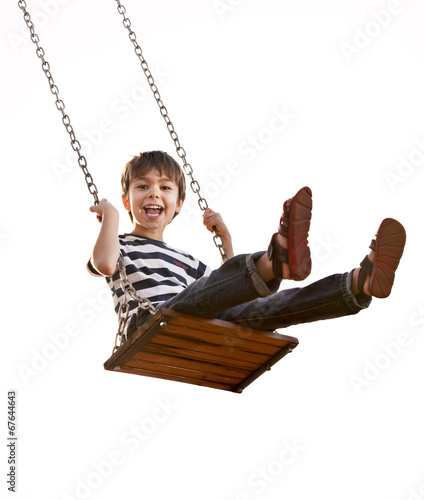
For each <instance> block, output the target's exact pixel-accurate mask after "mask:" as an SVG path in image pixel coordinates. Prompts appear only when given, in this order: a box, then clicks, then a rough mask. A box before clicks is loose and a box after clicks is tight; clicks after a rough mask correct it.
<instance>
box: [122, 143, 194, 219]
mask: <svg viewBox="0 0 424 500" xmlns="http://www.w3.org/2000/svg"><path fill="white" fill-rule="evenodd" d="M150 170H156V171H157V173H158V174H159V175H163V174H166V175H168V176H169V178H170V179H171V181H172V182H174V183H175V184H176V185H177V187H178V200H177V201H180V200H184V199H185V196H186V182H185V177H184V172H183V170H182V169H181V167H180V166H179V165H178V163H177V162H176V161H175V160H174V158H172V157H171V156H169V154H168V153H164V152H163V151H145V152H144V153H140V155H139V156H134V158H133V159H132V160H130V161H129V162H128V163H127V164H126V165H125V168H124V171H123V172H122V175H121V186H122V193H123V194H124V195H125V197H128V192H129V188H130V184H131V181H132V180H134V179H137V178H138V177H143V175H145V174H147V173H148V172H149V171H150ZM128 214H129V216H130V219H131V222H134V219H133V215H132V213H131V211H130V212H128ZM174 217H175V216H174Z"/></svg>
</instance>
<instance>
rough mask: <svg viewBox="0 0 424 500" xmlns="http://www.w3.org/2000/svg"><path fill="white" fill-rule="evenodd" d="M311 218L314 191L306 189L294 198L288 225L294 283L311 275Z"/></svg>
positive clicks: (290, 267) (290, 263)
mask: <svg viewBox="0 0 424 500" xmlns="http://www.w3.org/2000/svg"><path fill="white" fill-rule="evenodd" d="M311 217H312V191H311V190H310V188H308V187H304V188H302V189H301V190H299V191H298V192H297V193H296V195H295V196H294V198H293V201H292V204H291V208H290V217H289V223H288V226H289V231H288V247H289V248H288V254H289V270H290V276H291V278H292V279H293V280H294V281H301V280H304V279H305V278H307V277H308V276H309V274H310V273H311V267H312V262H311V251H310V249H309V246H308V233H309V227H310V225H311Z"/></svg>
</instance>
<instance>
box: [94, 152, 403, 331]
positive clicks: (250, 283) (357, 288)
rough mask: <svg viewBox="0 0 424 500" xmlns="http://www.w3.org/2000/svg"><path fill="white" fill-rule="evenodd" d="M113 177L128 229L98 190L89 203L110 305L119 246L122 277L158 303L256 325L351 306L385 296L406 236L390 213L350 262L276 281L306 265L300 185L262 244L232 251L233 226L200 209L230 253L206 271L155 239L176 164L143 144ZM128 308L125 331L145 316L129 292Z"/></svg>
mask: <svg viewBox="0 0 424 500" xmlns="http://www.w3.org/2000/svg"><path fill="white" fill-rule="evenodd" d="M121 184H122V191H123V194H122V201H123V204H124V207H125V209H126V210H127V211H128V213H129V216H130V219H131V221H132V222H133V223H134V229H133V231H132V232H131V233H130V234H124V235H121V236H119V235H118V222H119V215H118V211H117V210H116V208H115V207H113V205H112V204H110V203H109V202H108V201H107V200H105V199H102V200H101V201H100V203H99V205H97V206H92V207H90V210H91V211H92V212H95V213H97V214H98V215H99V216H100V217H101V218H102V226H101V229H100V233H99V236H98V239H97V241H96V244H95V246H94V250H93V255H92V258H91V259H90V262H89V264H88V268H89V271H90V272H91V273H92V274H94V275H97V276H105V277H106V280H107V282H108V285H109V287H110V288H111V290H112V293H113V297H114V302H115V311H116V312H117V313H118V311H119V305H120V303H121V302H122V300H123V291H122V289H121V287H120V280H119V272H118V271H117V268H116V264H117V261H118V258H119V256H120V255H121V256H122V258H123V262H124V265H125V268H126V273H127V276H128V279H129V281H130V282H131V283H132V285H133V286H134V287H135V289H136V290H137V291H138V292H139V295H140V296H142V297H145V298H148V299H149V300H150V301H151V302H152V304H153V305H154V306H155V307H156V308H159V307H167V308H171V309H175V310H178V311H181V312H185V313H189V314H194V315H197V316H202V317H206V318H218V319H222V320H226V321H231V322H233V323H239V324H242V325H245V326H249V327H251V328H258V329H263V330H275V329H278V328H283V327H287V326H290V325H294V324H298V323H305V322H310V321H317V320H321V319H330V318H336V317H340V316H345V315H349V314H356V313H358V312H359V311H360V310H362V309H365V308H367V307H368V306H369V304H370V302H371V297H372V296H375V297H380V298H384V297H387V296H388V295H389V294H390V292H391V288H392V285H393V281H394V274H395V271H396V269H397V267H398V264H399V261H400V258H401V256H402V253H403V248H404V245H405V240H406V235H405V230H404V228H403V226H402V225H401V224H400V223H399V222H397V221H395V220H394V219H385V220H384V221H383V222H382V223H381V225H380V228H379V230H378V232H377V235H376V239H375V240H373V241H372V243H371V246H370V248H371V252H370V253H369V255H368V256H367V257H365V259H364V260H363V261H362V262H361V264H360V266H359V267H358V268H356V269H354V270H353V271H351V272H348V273H344V274H336V275H333V276H328V277H327V278H324V279H322V280H319V281H318V282H316V283H313V284H311V285H309V286H307V287H304V288H292V289H287V290H282V291H278V288H279V286H280V283H281V280H282V279H284V280H295V281H301V280H303V279H305V278H306V277H307V276H308V275H309V273H310V270H311V255H310V250H309V247H308V231H309V226H310V220H311V212H312V193H311V190H310V189H309V188H307V187H305V188H302V189H301V190H300V191H299V192H298V193H297V194H296V195H295V196H294V197H293V198H291V199H289V200H287V201H286V202H285V203H284V208H283V215H282V217H281V219H280V224H279V228H278V232H277V233H275V234H274V235H273V236H272V239H271V243H270V245H269V248H268V252H257V253H254V254H252V255H238V256H234V253H233V248H232V243H231V235H230V233H229V231H228V229H227V227H226V225H225V224H224V222H223V220H222V218H221V216H220V215H219V214H217V213H215V212H213V211H212V210H211V209H207V210H206V211H205V213H204V221H203V222H204V225H205V226H206V228H207V229H208V230H209V231H212V230H213V227H215V228H216V231H217V233H218V234H219V235H220V236H221V238H222V240H223V243H224V248H225V249H226V253H227V255H228V257H229V260H228V261H226V262H225V263H224V264H223V265H222V266H221V267H220V268H219V269H217V270H215V271H211V270H210V269H209V268H208V267H207V266H206V265H204V264H203V263H202V262H200V261H199V260H197V259H196V258H194V257H192V256H191V255H189V254H187V253H185V252H181V251H180V250H175V249H173V248H171V247H169V246H168V245H167V244H166V243H165V242H164V239H163V237H164V231H165V229H166V227H167V225H168V224H169V223H170V222H171V221H172V219H173V218H174V217H175V216H176V215H178V213H179V212H180V211H181V209H182V206H183V203H184V199H185V178H184V173H183V172H182V169H181V168H180V166H179V165H178V163H177V162H176V161H175V160H173V159H172V158H171V157H170V156H169V155H167V154H166V153H163V152H161V151H151V152H145V153H142V154H141V155H140V156H138V157H134V158H133V159H132V160H131V161H130V162H128V163H127V165H126V167H125V170H124V172H123V174H122V178H121ZM129 308H130V312H129V314H130V317H131V321H130V322H129V327H128V328H127V335H130V334H131V333H132V332H133V331H134V330H135V329H136V328H137V326H138V325H140V324H141V323H142V322H144V321H145V320H146V319H147V317H148V316H149V313H148V312H147V311H144V310H137V302H136V301H134V300H130V301H129Z"/></svg>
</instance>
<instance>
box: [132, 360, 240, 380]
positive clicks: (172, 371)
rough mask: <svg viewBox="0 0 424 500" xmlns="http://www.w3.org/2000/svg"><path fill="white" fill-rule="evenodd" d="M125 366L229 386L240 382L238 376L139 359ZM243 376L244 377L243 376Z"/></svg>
mask: <svg viewBox="0 0 424 500" xmlns="http://www.w3.org/2000/svg"><path fill="white" fill-rule="evenodd" d="M125 367H126V368H137V369H138V370H146V371H149V372H153V371H154V372H156V373H164V374H165V373H166V374H168V375H175V376H179V377H186V378H190V379H193V380H202V381H205V382H207V381H211V382H218V383H222V384H228V385H231V386H234V385H237V384H238V383H239V382H240V377H238V378H237V377H229V376H227V375H219V374H217V373H208V372H204V371H198V370H190V369H189V368H180V367H175V366H168V365H161V364H158V363H148V362H144V361H140V360H134V359H131V360H130V361H128V362H127V363H126V364H125ZM244 378H245V377H244Z"/></svg>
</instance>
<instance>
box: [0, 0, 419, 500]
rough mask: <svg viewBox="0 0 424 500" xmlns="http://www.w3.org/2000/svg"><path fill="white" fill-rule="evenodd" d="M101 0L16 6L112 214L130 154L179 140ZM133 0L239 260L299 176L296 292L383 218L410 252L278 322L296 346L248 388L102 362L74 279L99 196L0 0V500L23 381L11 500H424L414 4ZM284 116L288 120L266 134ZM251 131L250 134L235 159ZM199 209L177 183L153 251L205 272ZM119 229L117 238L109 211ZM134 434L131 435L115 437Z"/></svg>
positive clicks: (339, 263)
mask: <svg viewBox="0 0 424 500" xmlns="http://www.w3.org/2000/svg"><path fill="white" fill-rule="evenodd" d="M114 4H115V2H113V1H112V0H108V1H107V2H106V1H104V0H103V1H101V0H90V1H83V0H69V1H65V0H62V1H60V2H59V0H51V1H50V2H47V1H44V2H43V1H42V0H29V1H28V10H29V11H30V13H31V15H32V18H33V20H34V23H35V25H36V30H37V32H38V34H39V36H40V39H41V44H42V46H43V47H44V48H45V51H46V59H47V61H49V63H50V65H51V69H52V73H53V77H54V79H55V82H56V83H57V85H58V87H59V89H60V96H61V98H63V100H64V101H65V104H66V110H67V112H68V113H69V115H70V117H71V121H72V123H73V126H74V128H75V131H76V133H77V136H78V137H79V138H80V140H81V142H83V143H84V148H85V153H86V156H87V159H88V162H89V169H90V170H91V172H92V174H93V177H94V180H95V182H96V184H97V187H98V189H99V193H100V196H101V197H107V198H108V199H109V200H110V201H112V202H113V203H115V204H116V205H117V206H120V186H119V178H120V173H121V170H122V168H123V166H124V164H125V163H126V162H127V161H128V159H129V158H130V157H131V155H136V154H138V153H139V152H140V151H142V150H151V149H163V150H165V151H168V152H169V153H171V154H174V150H173V143H172V142H171V140H170V138H169V136H168V133H167V131H166V127H165V124H164V122H163V120H162V118H161V116H160V113H159V111H158V108H157V106H156V103H155V102H154V99H153V97H152V95H151V94H150V93H149V91H148V88H147V86H146V81H145V78H144V75H143V74H142V71H141V68H140V66H139V63H138V60H137V58H136V56H135V55H134V53H133V49H132V46H131V43H130V41H129V40H128V37H127V32H126V30H125V29H124V28H123V26H122V24H121V17H120V15H119V14H118V13H117V11H116V5H114ZM124 5H125V6H126V8H127V13H128V16H129V17H130V18H131V20H132V26H133V28H134V30H135V32H136V33H137V36H138V41H139V42H140V45H141V46H142V48H143V54H144V55H145V57H146V59H147V61H148V62H149V65H150V67H151V70H152V73H153V75H154V76H156V75H157V83H158V86H159V89H160V92H161V96H162V98H163V101H164V103H165V105H166V106H167V108H168V111H169V114H170V116H171V119H172V120H173V122H174V125H175V128H176V130H177V132H178V133H179V136H180V139H181V143H182V145H183V147H184V148H185V149H186V152H187V157H188V159H189V161H190V163H191V164H192V165H193V168H194V170H195V174H196V177H197V178H198V179H199V182H200V184H201V186H202V189H203V191H204V194H205V196H206V197H207V198H208V200H209V205H210V206H211V207H212V208H214V209H215V210H217V211H220V212H221V213H222V214H223V216H224V219H225V221H226V222H227V224H228V226H229V227H230V229H231V231H232V234H233V240H234V246H235V251H236V252H237V253H247V252H251V251H256V250H261V249H265V248H266V247H267V245H268V243H269V239H270V236H271V234H272V233H273V232H275V230H276V225H277V223H278V219H279V216H280V212H281V207H282V203H283V202H284V200H285V199H286V198H287V197H290V196H292V195H293V194H294V193H295V192H296V191H297V190H298V189H299V188H300V187H302V186H304V185H308V186H310V187H311V188H312V190H313V193H314V210H313V220H312V228H311V233H310V245H311V249H312V254H313V259H314V261H313V266H314V267H313V272H312V275H311V277H310V278H309V279H308V281H307V282H308V283H309V282H312V281H314V280H316V279H319V278H321V277H324V276H326V275H329V274H332V273H335V272H344V271H349V270H350V269H352V268H353V267H356V266H357V265H358V263H359V262H360V261H361V260H362V258H363V257H364V255H365V254H366V253H367V251H368V244H369V243H370V240H371V238H372V237H373V236H374V234H375V232H376V230H377V228H378V226H379V224H380V221H381V220H382V219H383V218H385V217H393V218H396V219H398V220H400V221H402V222H403V224H404V225H405V227H406V230H407V233H408V239H407V246H406V249H405V253H404V259H403V261H402V262H401V264H400V267H399V270H398V273H397V276H396V283H395V287H394V289H393V292H392V294H391V296H390V297H389V298H388V299H386V300H374V301H373V304H372V306H371V307H370V308H369V309H368V310H367V311H365V312H363V313H361V314H359V315H357V316H351V317H347V318H343V319H337V320H333V321H327V322H319V323H315V324H309V325H302V326H297V327H292V328H290V329H289V330H286V331H285V332H284V333H288V334H289V335H292V336H295V337H297V338H299V340H300V345H299V346H298V347H297V348H296V350H295V351H294V352H293V353H292V354H290V355H289V356H287V357H286V358H285V359H284V360H282V361H281V362H280V363H279V364H277V365H276V366H275V367H274V368H273V369H272V370H271V372H269V373H266V374H265V375H263V376H262V377H261V378H260V379H258V380H257V381H256V382H254V383H253V384H252V385H251V386H250V387H248V388H247V389H246V390H245V392H244V393H243V394H242V395H236V394H232V393H227V392H221V391H218V390H213V389H207V388H201V387H196V386H189V385H183V384H178V383H173V382H167V381H161V380H155V379H149V378H142V377H136V376H131V375H125V374H115V373H111V372H106V371H104V369H103V362H104V361H105V360H106V359H107V358H108V357H109V356H110V354H111V350H112V346H113V343H114V337H115V331H116V320H115V316H114V312H113V309H112V306H111V302H110V299H109V296H108V290H107V288H106V285H105V283H104V282H103V281H102V280H96V279H94V278H92V277H91V276H89V274H88V273H87V272H86V270H85V264H86V261H87V259H88V257H89V255H90V253H91V248H92V246H93V243H94V241H95V238H96V235H97V232H98V229H99V226H98V222H97V221H96V218H95V217H94V216H93V214H90V212H89V210H88V208H89V206H90V205H91V203H92V198H91V196H90V195H89V193H88V191H87V189H86V186H85V183H84V179H83V176H82V174H81V171H80V170H79V169H78V167H75V158H74V157H73V156H72V154H71V153H72V150H71V149H70V145H69V138H68V136H67V134H66V131H65V130H64V127H63V125H62V123H61V121H60V118H61V117H60V113H59V112H58V111H57V110H56V108H55V105H54V97H53V95H52V94H51V93H50V92H49V88H48V85H47V82H46V78H45V76H44V74H43V72H42V70H41V65H40V61H39V59H38V58H37V57H36V55H35V47H34V46H33V44H32V43H30V42H29V41H28V34H27V28H26V26H25V24H24V22H23V18H22V12H21V11H20V10H19V8H18V6H17V2H8V3H7V5H6V4H4V5H3V10H2V15H1V21H0V23H1V50H2V63H3V64H2V79H1V89H2V92H1V110H2V112H1V133H0V137H1V143H2V147H1V152H2V168H1V176H2V178H1V183H0V186H1V198H0V199H1V203H2V210H1V217H0V255H1V260H2V300H1V304H2V322H3V323H4V326H2V329H1V331H2V337H3V345H2V349H1V352H2V354H1V357H2V359H1V361H2V362H1V366H2V371H3V370H4V374H3V375H2V377H1V380H2V391H1V395H2V400H3V402H2V404H1V406H0V408H1V412H0V413H1V414H2V415H1V417H2V420H1V426H0V429H2V431H1V433H2V434H1V433H0V435H2V436H3V438H2V451H1V453H0V462H1V464H2V475H1V478H2V479H1V485H0V488H1V491H2V495H3V494H4V493H5V492H7V484H6V472H7V470H8V469H7V458H8V451H7V448H6V438H7V424H6V417H7V391H8V390H15V391H16V393H17V414H18V436H19V444H18V493H17V494H16V495H15V496H14V497H13V498H19V499H25V500H27V499H28V500H38V499H43V500H53V499H55V500H59V499H60V500H65V499H67V500H69V499H70V498H73V499H76V498H79V499H83V498H93V499H97V498H99V499H102V500H103V499H104V500H109V499H113V498H122V497H129V498H140V499H141V498H143V499H144V498H148V499H149V500H156V499H158V500H165V499H169V498H184V499H185V500H197V499H199V498H202V499H204V500H212V499H213V500H251V499H252V500H253V499H255V500H256V499H261V500H266V499H276V498H287V499H290V500H298V499H299V500H306V499H309V498H326V499H327V500H333V499H334V500H336V499H337V500H339V499H340V498H343V499H344V500H350V499H355V500H357V499H358V498H361V499H362V500H371V499H372V500H375V499H384V500H407V499H410V498H411V499H415V500H416V499H417V498H424V464H423V461H422V450H423V447H424V434H423V417H424V412H423V405H422V401H421V400H422V393H423V392H422V384H423V377H424V364H423V361H422V359H423V346H424V344H423V335H424V327H423V325H424V309H423V306H424V304H423V297H422V292H421V288H422V287H421V282H422V279H423V270H422V242H423V238H422V228H423V225H422V213H423V201H422V200H423V196H422V182H423V175H424V173H423V171H424V154H423V153H422V152H421V153H420V150H419V149H418V145H417V142H416V141H424V123H423V116H424V98H423V90H422V89H423V88H424V43H423V42H424V39H423V37H424V36H423V31H422V18H423V15H424V5H423V3H422V2H420V1H412V0H410V1H406V0H404V1H400V2H396V1H391V2H389V1H388V0H383V1H377V0H373V1H369V0H367V1H365V0H358V1H355V2H349V1H346V0H343V1H340V0H338V1H335V0H323V1H321V2H314V1H312V0H298V1H296V2H294V1H284V2H277V1H272V0H263V1H260V2H259V1H254V0H244V1H243V0H231V1H230V0H222V1H221V2H217V1H215V2H214V1H213V0H196V1H195V0H180V1H179V2H173V1H171V0H158V1H156V2H137V1H134V0H127V1H126V2H125V4H124ZM389 9H391V10H392V13H391V14H390V16H388V15H387V11H388V10H389ZM383 10H384V11H386V14H384V13H382V12H381V11H383ZM377 13H379V14H377ZM376 18H378V19H380V21H379V23H380V24H377V21H376ZM382 24H384V26H382ZM364 32H365V33H366V32H368V34H369V35H367V34H365V35H364V34H363V33H364ZM348 44H349V45H350V50H351V53H350V56H349V55H348V54H347V52H346V51H347V48H346V47H348ZM276 110H277V113H278V112H280V113H282V112H284V110H286V116H287V114H289V115H290V116H291V118H290V120H289V123H288V124H287V126H282V123H281V122H278V125H279V127H278V128H279V130H278V131H274V132H273V131H272V130H271V128H270V125H273V126H274V128H275V124H277V122H276V121H275V116H277V115H276V114H275V113H276ZM105 120H106V121H105ZM105 124H106V125H105ZM101 129H102V130H103V131H102V132H99V130H101ZM283 129H284V130H283ZM252 137H256V138H257V139H256V140H258V141H259V142H257V143H256V144H258V145H259V146H260V147H257V148H254V149H252V147H251V146H250V149H249V150H248V149H247V143H246V141H249V140H250V141H251V140H252ZM423 148H424V147H423ZM401 158H405V159H406V161H409V160H408V158H409V159H410V160H411V161H413V162H415V164H414V165H412V164H411V163H410V164H409V167H408V166H404V167H401V168H400V167H399V165H400V164H401ZM229 164H231V165H232V167H233V170H231V173H229V170H228V169H229ZM235 166H236V167H235ZM225 172H226V173H225ZM195 206H196V201H195V200H194V198H193V196H192V195H190V196H189V197H188V199H187V201H186V215H181V216H179V217H178V218H177V219H176V220H175V221H174V222H173V223H172V224H171V226H170V227H169V232H168V236H167V242H168V243H169V244H171V245H173V246H176V247H177V248H183V249H186V250H188V251H190V252H191V253H193V254H194V255H196V256H198V257H199V258H201V259H202V260H203V261H205V262H207V263H208V264H209V265H211V266H212V267H215V266H217V265H219V255H218V252H217V250H216V249H215V247H214V245H213V242H212V240H211V236H210V234H209V233H207V231H206V230H204V228H203V226H202V224H201V216H200V213H198V212H195V210H194V208H195ZM193 207H194V208H193ZM121 224H122V231H130V230H131V226H130V223H129V220H128V219H127V217H126V214H125V213H124V212H122V218H121ZM283 286H292V285H291V284H290V283H287V284H284V285H283ZM71 334H73V335H72V336H71ZM53 338H56V341H57V342H59V340H58V339H61V342H62V343H61V345H60V348H59V347H54V343H53V340H52V339H53ZM399 339H403V340H404V341H403V345H400V344H399ZM390 349H391V355H390V356H389V354H387V352H388V350H390ZM47 358H49V359H47ZM355 381H356V382H355ZM161 404H162V405H168V406H167V408H168V410H167V412H166V411H165V410H163V409H161V406H160V405H161ZM158 405H159V406H158ZM155 419H156V420H155ZM158 419H160V420H161V421H160V422H158ZM136 427H139V428H140V429H141V432H142V433H143V435H144V437H143V440H140V439H137V438H134V437H133V438H132V440H129V436H130V433H131V432H132V431H133V430H134V428H136ZM288 444H289V445H290V446H291V447H292V448H293V447H294V451H292V452H290V451H287V449H288V448H287V445H288ZM106 462H107V463H106ZM283 462H290V463H289V464H284V463H283ZM101 474H103V475H101ZM420 488H421V494H420V493H419V492H420ZM413 492H415V493H413ZM9 494H10V495H12V493H9Z"/></svg>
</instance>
